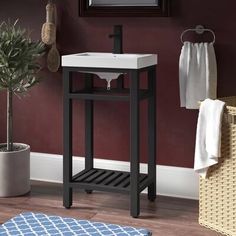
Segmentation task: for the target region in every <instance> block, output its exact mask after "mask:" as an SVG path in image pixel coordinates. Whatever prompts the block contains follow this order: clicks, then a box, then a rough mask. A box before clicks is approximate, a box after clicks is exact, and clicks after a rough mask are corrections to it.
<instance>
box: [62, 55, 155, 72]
mask: <svg viewBox="0 0 236 236" xmlns="http://www.w3.org/2000/svg"><path fill="white" fill-rule="evenodd" d="M156 64H157V55H156V54H113V53H98V52H85V53H79V54H71V55H65V56H62V66H68V67H89V68H114V69H118V68H119V69H140V68H144V67H148V66H152V65H156Z"/></svg>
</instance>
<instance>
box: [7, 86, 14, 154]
mask: <svg viewBox="0 0 236 236" xmlns="http://www.w3.org/2000/svg"><path fill="white" fill-rule="evenodd" d="M12 96H13V92H12V91H11V90H10V89H8V90H7V151H9V152H11V151H13V111H12Z"/></svg>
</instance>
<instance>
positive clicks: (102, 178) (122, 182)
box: [71, 168, 150, 192]
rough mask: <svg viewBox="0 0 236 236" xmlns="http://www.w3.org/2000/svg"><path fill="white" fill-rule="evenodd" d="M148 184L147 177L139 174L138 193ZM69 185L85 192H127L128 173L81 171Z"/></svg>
mask: <svg viewBox="0 0 236 236" xmlns="http://www.w3.org/2000/svg"><path fill="white" fill-rule="evenodd" d="M149 184H150V180H149V178H148V175H147V174H139V186H140V192H141V191H142V190H143V189H145V188H146V187H148V185H149ZM71 185H72V186H75V185H77V186H78V187H81V188H84V189H86V190H93V189H94V190H102V191H109V190H111V191H114V190H115V191H116V192H129V191H130V173H129V172H123V171H114V170H105V169H96V168H93V169H90V170H83V171H81V172H80V173H78V174H76V175H74V176H73V178H72V182H71Z"/></svg>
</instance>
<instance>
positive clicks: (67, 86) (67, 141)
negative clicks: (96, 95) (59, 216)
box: [63, 69, 72, 208]
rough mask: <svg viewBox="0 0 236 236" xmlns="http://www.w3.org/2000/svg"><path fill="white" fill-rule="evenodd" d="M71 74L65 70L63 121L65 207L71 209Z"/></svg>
mask: <svg viewBox="0 0 236 236" xmlns="http://www.w3.org/2000/svg"><path fill="white" fill-rule="evenodd" d="M71 79H72V78H71V72H69V71H68V70H67V69H64V70H63V88H64V107H63V109H64V111H63V114H64V119H63V133H64V134H63V140H64V141H63V142H64V143H63V145H64V148H63V206H64V207H66V208H70V207H71V205H72V188H71V187H70V182H71V180H72V101H71V99H70V98H69V93H70V92H71V83H72V81H71Z"/></svg>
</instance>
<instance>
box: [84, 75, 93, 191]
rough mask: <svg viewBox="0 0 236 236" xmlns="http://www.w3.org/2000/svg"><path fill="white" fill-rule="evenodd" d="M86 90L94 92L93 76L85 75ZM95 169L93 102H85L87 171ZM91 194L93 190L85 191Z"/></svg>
mask: <svg viewBox="0 0 236 236" xmlns="http://www.w3.org/2000/svg"><path fill="white" fill-rule="evenodd" d="M85 88H86V89H88V90H92V88H93V75H92V74H85ZM92 168H93V101H92V100H86V101H85V169H87V170H89V169H92ZM85 192H86V193H88V194H91V193H92V190H87V189H86V190H85Z"/></svg>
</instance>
